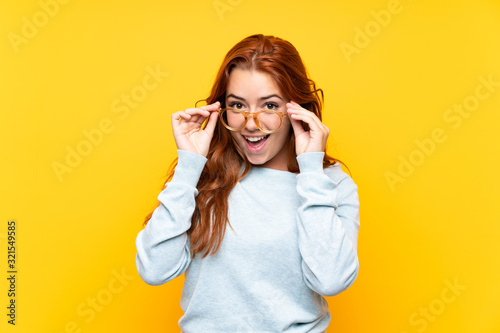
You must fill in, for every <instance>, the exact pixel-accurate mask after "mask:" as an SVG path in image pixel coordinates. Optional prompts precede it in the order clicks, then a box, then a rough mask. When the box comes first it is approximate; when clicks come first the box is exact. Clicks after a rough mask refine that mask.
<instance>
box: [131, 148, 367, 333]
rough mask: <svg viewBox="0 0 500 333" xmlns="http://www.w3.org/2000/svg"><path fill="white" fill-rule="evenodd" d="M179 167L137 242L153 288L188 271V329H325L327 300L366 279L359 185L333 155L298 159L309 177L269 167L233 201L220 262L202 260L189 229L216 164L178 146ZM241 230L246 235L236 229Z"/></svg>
mask: <svg viewBox="0 0 500 333" xmlns="http://www.w3.org/2000/svg"><path fill="white" fill-rule="evenodd" d="M177 152H178V157H179V160H178V165H177V167H176V169H175V173H174V176H173V178H172V179H171V181H170V182H168V183H167V184H166V186H165V188H164V189H163V190H162V191H161V193H160V194H159V195H158V200H159V201H160V202H161V205H160V206H158V207H157V208H156V209H155V211H154V212H153V215H152V217H151V220H150V221H149V222H148V224H147V225H146V227H145V228H144V229H142V230H141V231H140V232H139V233H138V235H137V238H136V247H137V255H136V265H137V271H138V273H139V275H140V276H141V278H142V279H143V280H144V281H145V282H146V283H148V284H150V285H161V284H164V283H166V282H168V281H170V280H172V279H174V278H176V277H178V276H180V275H181V274H183V273H184V272H185V282H184V287H183V290H182V295H181V301H180V305H181V308H182V310H183V312H184V315H183V316H182V317H181V318H180V320H179V322H178V324H179V327H180V328H181V330H182V332H184V333H212V332H213V333H222V332H231V333H235V332H259V333H260V332H317V333H321V332H325V330H326V328H327V327H328V324H329V322H330V318H331V316H330V312H329V310H328V303H327V301H326V300H325V298H324V297H323V296H333V295H337V294H339V293H340V292H342V291H344V290H346V289H347V288H348V287H349V286H351V284H352V283H353V282H354V280H355V279H356V277H357V275H358V265H359V263H358V256H357V241H358V230H359V199H358V187H357V185H356V184H355V183H354V182H353V180H352V179H351V178H350V177H349V175H347V174H346V173H345V172H343V171H342V169H341V168H340V164H338V163H337V164H335V165H334V166H331V167H329V168H326V169H323V157H324V153H319V152H318V153H303V154H301V155H299V156H298V157H297V161H298V164H299V168H300V173H298V174H294V173H291V172H287V171H279V170H274V169H268V168H261V167H251V169H250V172H249V173H248V175H247V176H245V178H244V179H242V180H241V181H240V182H239V183H238V184H237V185H236V186H235V187H234V189H233V191H232V192H231V194H230V196H229V199H228V200H229V220H230V222H231V225H232V227H233V229H234V230H235V231H233V230H232V229H231V227H230V226H229V225H228V226H227V227H226V232H225V236H224V240H223V242H222V244H221V247H220V248H219V250H218V252H217V253H216V254H215V255H213V256H207V257H205V258H203V259H202V258H201V256H202V255H201V254H200V253H198V254H197V255H196V256H195V258H194V259H193V260H191V254H190V241H189V237H188V236H187V233H186V231H187V230H188V229H189V227H190V226H191V216H192V214H193V211H194V208H195V197H196V195H197V194H198V191H197V189H196V185H197V183H198V180H199V177H200V174H201V172H202V170H203V167H204V165H205V163H206V161H207V159H206V158H205V157H203V156H201V155H198V154H194V153H190V152H187V151H182V150H178V151H177ZM235 232H236V233H235Z"/></svg>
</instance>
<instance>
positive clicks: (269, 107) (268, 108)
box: [265, 102, 279, 110]
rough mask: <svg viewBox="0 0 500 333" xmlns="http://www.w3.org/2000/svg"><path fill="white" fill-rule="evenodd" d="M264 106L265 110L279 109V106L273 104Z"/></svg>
mask: <svg viewBox="0 0 500 333" xmlns="http://www.w3.org/2000/svg"><path fill="white" fill-rule="evenodd" d="M265 106H266V109H267V110H276V109H278V108H279V105H278V104H276V103H273V102H267V103H266V104H265Z"/></svg>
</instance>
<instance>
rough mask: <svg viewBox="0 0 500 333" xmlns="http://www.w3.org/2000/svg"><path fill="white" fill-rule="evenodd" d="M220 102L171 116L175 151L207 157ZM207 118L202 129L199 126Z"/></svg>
mask: <svg viewBox="0 0 500 333" xmlns="http://www.w3.org/2000/svg"><path fill="white" fill-rule="evenodd" d="M219 107H220V102H219V101H217V102H215V103H213V104H209V105H206V106H202V107H201V108H189V109H186V110H185V111H178V112H175V113H174V114H172V131H173V132H174V139H175V144H176V145H177V149H180V150H186V151H189V152H192V153H195V154H199V155H202V156H205V157H207V154H208V149H209V147H210V141H212V137H213V134H214V129H215V124H216V123H217V116H218V115H219V114H218V113H217V109H218V108H219ZM207 118H208V123H207V125H206V126H205V128H204V129H201V125H202V124H203V122H204V121H205V120H206V119H207Z"/></svg>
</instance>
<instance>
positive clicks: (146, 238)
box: [135, 150, 207, 286]
mask: <svg viewBox="0 0 500 333" xmlns="http://www.w3.org/2000/svg"><path fill="white" fill-rule="evenodd" d="M177 153H178V162H177V166H176V168H175V172H174V176H173V177H172V179H171V181H170V182H168V183H166V184H165V188H164V189H163V190H162V191H161V192H160V194H159V195H158V200H159V201H160V205H159V206H158V207H157V208H156V209H155V210H154V211H153V214H152V216H151V219H150V220H149V222H148V223H147V224H146V226H145V227H144V229H142V230H141V231H140V232H139V233H138V235H137V238H136V241H135V244H136V248H137V254H136V266H137V272H138V273H139V276H140V277H141V278H142V279H143V280H144V282H146V283H147V284H150V285H154V286H156V285H161V284H164V283H166V282H168V281H170V280H172V279H174V278H175V277H177V276H179V275H181V274H182V273H184V271H185V270H186V268H187V267H188V266H189V264H190V262H191V253H190V243H189V237H188V235H187V230H189V228H190V227H191V217H192V216H193V212H194V209H195V197H196V196H197V195H198V190H197V189H196V185H197V184H198V180H199V178H200V175H201V172H202V171H203V167H204V166H205V163H206V161H207V159H206V158H205V157H204V156H201V155H198V154H195V153H191V152H187V151H183V150H177Z"/></svg>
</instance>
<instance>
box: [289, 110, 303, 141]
mask: <svg viewBox="0 0 500 333" xmlns="http://www.w3.org/2000/svg"><path fill="white" fill-rule="evenodd" d="M290 116H291V115H290ZM290 123H291V124H292V128H293V132H294V133H295V136H296V137H297V136H299V135H301V134H303V133H304V132H305V130H304V127H302V124H301V123H300V120H296V119H294V118H293V117H290Z"/></svg>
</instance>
